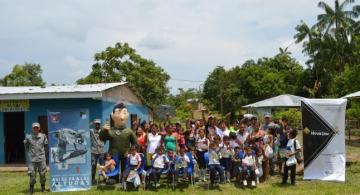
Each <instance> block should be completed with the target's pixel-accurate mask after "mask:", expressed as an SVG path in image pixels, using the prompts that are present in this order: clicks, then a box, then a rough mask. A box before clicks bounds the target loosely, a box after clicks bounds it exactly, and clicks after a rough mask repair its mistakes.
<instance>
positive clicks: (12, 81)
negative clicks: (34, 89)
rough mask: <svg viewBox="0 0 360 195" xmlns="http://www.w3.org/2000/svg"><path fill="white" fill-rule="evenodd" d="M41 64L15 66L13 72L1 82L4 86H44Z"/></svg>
mask: <svg viewBox="0 0 360 195" xmlns="http://www.w3.org/2000/svg"><path fill="white" fill-rule="evenodd" d="M41 74H42V69H41V66H40V64H32V63H25V64H24V65H19V64H17V65H15V66H14V67H13V69H12V72H11V73H10V74H8V75H6V76H5V77H4V78H2V79H1V80H0V84H1V85H2V86H43V85H45V82H44V81H43V79H42V77H41Z"/></svg>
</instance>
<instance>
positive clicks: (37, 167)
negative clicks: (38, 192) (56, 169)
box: [24, 133, 48, 188]
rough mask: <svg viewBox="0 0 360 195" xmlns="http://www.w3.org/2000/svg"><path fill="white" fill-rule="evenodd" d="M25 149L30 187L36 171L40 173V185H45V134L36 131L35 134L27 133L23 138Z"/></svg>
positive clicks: (34, 181)
mask: <svg viewBox="0 0 360 195" xmlns="http://www.w3.org/2000/svg"><path fill="white" fill-rule="evenodd" d="M24 144H25V149H26V151H27V152H28V158H29V161H30V162H29V163H28V175H29V176H30V182H29V185H30V188H33V186H34V185H35V183H36V171H37V172H39V175H40V183H41V187H42V188H44V187H45V182H46V177H45V173H46V157H45V146H46V145H47V144H48V141H47V138H46V135H44V134H42V133H38V134H37V135H35V134H32V135H27V136H26V137H25V140H24Z"/></svg>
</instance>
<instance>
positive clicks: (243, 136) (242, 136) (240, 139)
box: [236, 123, 249, 146]
mask: <svg viewBox="0 0 360 195" xmlns="http://www.w3.org/2000/svg"><path fill="white" fill-rule="evenodd" d="M248 136H249V133H248V132H247V131H246V124H245V123H241V124H240V128H239V130H238V131H237V132H236V142H237V143H238V144H239V145H240V146H244V145H245V143H246V140H247V138H248Z"/></svg>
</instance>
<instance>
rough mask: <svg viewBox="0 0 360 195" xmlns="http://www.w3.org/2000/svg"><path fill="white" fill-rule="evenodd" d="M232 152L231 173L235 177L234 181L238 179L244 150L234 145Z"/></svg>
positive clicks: (239, 178)
mask: <svg viewBox="0 0 360 195" xmlns="http://www.w3.org/2000/svg"><path fill="white" fill-rule="evenodd" d="M234 152H235V153H234V155H233V156H232V166H233V175H234V176H235V177H236V181H240V180H241V172H242V166H241V159H243V158H244V156H245V152H244V150H243V149H241V148H240V147H235V149H234Z"/></svg>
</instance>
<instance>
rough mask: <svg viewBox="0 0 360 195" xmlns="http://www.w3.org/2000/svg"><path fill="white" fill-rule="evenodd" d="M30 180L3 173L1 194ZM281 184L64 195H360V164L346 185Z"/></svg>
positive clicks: (23, 186)
mask: <svg viewBox="0 0 360 195" xmlns="http://www.w3.org/2000/svg"><path fill="white" fill-rule="evenodd" d="M28 179H29V178H28V177H27V175H26V173H25V172H1V173H0V181H1V182H0V194H24V193H26V192H27V183H28ZM279 181H280V177H278V176H274V177H272V178H271V179H270V180H268V181H266V182H265V183H262V184H260V185H259V186H258V187H257V188H255V189H249V188H246V189H242V188H238V187H236V186H235V185H234V184H225V185H221V186H219V187H218V188H214V189H209V190H208V189H207V188H206V187H205V186H204V185H202V186H201V185H198V184H196V185H194V186H193V187H191V186H189V187H187V186H182V188H178V189H175V190H174V191H173V190H171V189H167V188H166V186H162V187H160V189H159V190H158V192H155V191H151V190H149V191H143V190H142V189H140V190H139V191H138V192H124V191H122V190H120V189H119V188H118V187H116V188H115V189H114V188H113V187H103V189H102V190H100V189H96V186H94V187H92V189H91V190H90V191H82V192H66V193H63V194H69V195H72V194H125V193H126V194H189V195H190V194H239V193H240V194H264V195H265V194H292V195H293V194H308V195H312V194H360V190H359V186H360V162H357V163H352V164H351V165H350V166H348V167H347V169H346V182H345V183H336V182H322V181H303V180H302V177H301V176H298V177H297V184H296V186H290V185H288V186H282V185H280V184H279ZM35 187H36V189H35V190H36V193H35V194H43V193H40V192H39V188H40V185H39V184H38V183H37V185H36V186H35ZM48 187H49V186H48V185H47V188H48ZM180 187H181V186H180ZM56 194H62V193H56Z"/></svg>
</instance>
